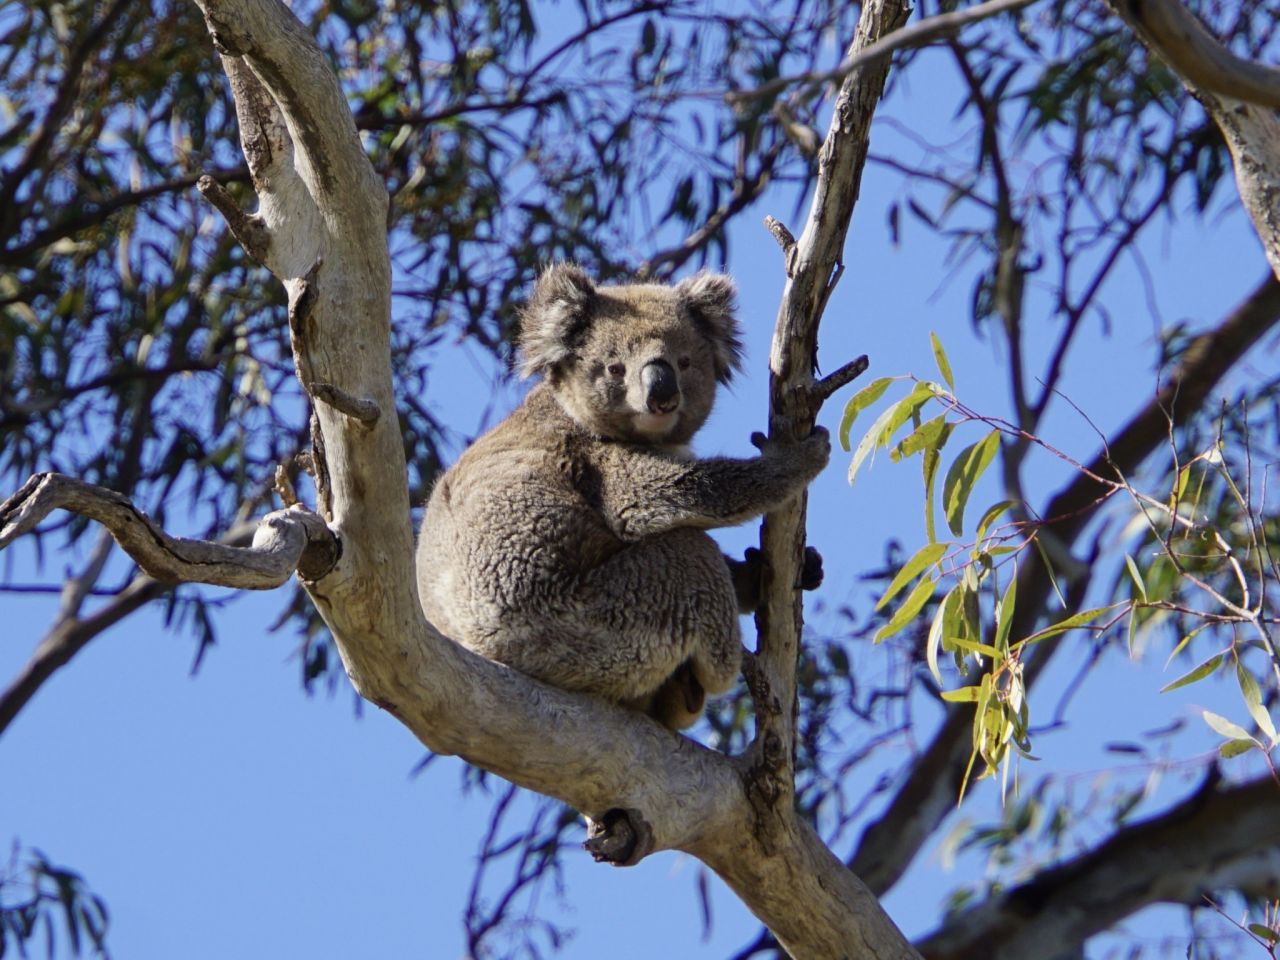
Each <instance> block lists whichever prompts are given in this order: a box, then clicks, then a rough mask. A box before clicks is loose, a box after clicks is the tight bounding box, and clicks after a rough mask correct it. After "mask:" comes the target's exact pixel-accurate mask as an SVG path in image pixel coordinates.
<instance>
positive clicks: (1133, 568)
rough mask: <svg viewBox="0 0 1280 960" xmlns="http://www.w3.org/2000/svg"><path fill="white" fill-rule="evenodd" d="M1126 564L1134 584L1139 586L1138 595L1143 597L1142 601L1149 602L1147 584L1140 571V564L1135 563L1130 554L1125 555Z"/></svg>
mask: <svg viewBox="0 0 1280 960" xmlns="http://www.w3.org/2000/svg"><path fill="white" fill-rule="evenodd" d="M1124 563H1125V566H1126V567H1128V568H1129V576H1130V577H1131V578H1132V579H1133V585H1134V586H1135V587H1137V588H1138V596H1140V597H1141V598H1142V602H1143V603H1146V602H1147V585H1146V584H1145V583H1143V582H1142V574H1141V573H1139V572H1138V565H1137V564H1136V563H1134V560H1133V557H1131V556H1129V554H1127V553H1126V554H1125V555H1124Z"/></svg>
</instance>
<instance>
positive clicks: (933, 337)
mask: <svg viewBox="0 0 1280 960" xmlns="http://www.w3.org/2000/svg"><path fill="white" fill-rule="evenodd" d="M929 342H930V343H932V344H933V359H934V360H935V361H936V362H937V364H938V372H939V373H940V374H942V379H943V380H945V381H946V383H947V388H948V389H949V390H950V391H951V392H952V393H955V392H956V382H955V379H954V378H953V377H952V375H951V362H950V361H949V360H947V353H946V351H945V350H943V349H942V341H941V340H939V339H938V335H937V334H936V333H934V332H933V331H932V330H931V331H929Z"/></svg>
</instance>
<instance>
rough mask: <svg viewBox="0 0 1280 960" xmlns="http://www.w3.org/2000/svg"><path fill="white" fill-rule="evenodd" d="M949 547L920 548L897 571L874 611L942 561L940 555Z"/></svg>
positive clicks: (947, 545) (882, 606)
mask: <svg viewBox="0 0 1280 960" xmlns="http://www.w3.org/2000/svg"><path fill="white" fill-rule="evenodd" d="M950 545H951V544H949V543H927V544H925V545H924V546H923V547H921V548H920V549H919V550H918V551H917V552H916V555H915V556H914V557H912V558H911V559H910V560H908V561H907V562H906V563H905V564H904V565H903V567H902V569H901V570H899V571H898V575H897V576H896V577H894V578H893V581H892V582H891V583H890V584H889V587H888V589H886V590H885V592H884V596H882V597H881V598H880V601H879V603H877V604H876V606H875V609H877V610H881V609H883V608H884V607H885V605H887V604H888V602H889V601H890V600H892V599H893V598H894V597H896V596H897V595H898V593H899V592H900V591H901V590H902V588H903V587H905V586H906V585H907V584H908V583H910V582H911V581H912V580H914V579H915V578H916V577H918V576H920V574H921V573H923V572H924V571H925V570H926V569H927V568H929V567H931V566H933V565H934V564H935V563H937V562H938V561H939V560H940V559H942V555H943V554H944V553H946V552H947V547H949V546H950Z"/></svg>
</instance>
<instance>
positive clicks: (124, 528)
mask: <svg viewBox="0 0 1280 960" xmlns="http://www.w3.org/2000/svg"><path fill="white" fill-rule="evenodd" d="M54 510H69V511H71V512H72V513H78V514H80V515H81V516H85V517H89V518H90V519H92V520H96V521H98V522H99V523H101V524H102V525H103V526H104V527H106V528H107V529H108V530H110V531H111V535H112V536H113V537H115V539H116V542H117V543H119V544H120V546H121V548H123V550H124V551H125V553H127V554H129V556H130V557H132V558H133V559H134V560H135V561H136V562H137V564H138V566H139V567H141V568H142V569H143V570H144V571H145V572H146V573H147V574H148V575H149V576H151V577H154V578H155V579H157V580H160V581H163V582H165V583H170V584H173V583H209V584H214V585H216V586H221V587H238V588H240V589H245V590H270V589H271V588H273V587H278V586H280V584H282V583H284V582H285V581H286V580H287V579H289V577H290V576H291V575H292V574H293V572H294V571H295V570H298V569H299V567H302V568H304V569H307V570H309V571H310V573H311V574H312V575H313V576H316V577H319V576H323V575H324V574H325V573H327V571H328V568H330V567H332V565H333V561H334V560H335V559H336V555H337V553H338V548H337V541H336V540H335V539H334V536H333V534H332V533H331V532H330V531H329V530H328V528H327V527H325V525H324V523H323V521H321V520H320V518H319V517H317V516H316V515H315V514H313V513H311V512H310V511H308V510H305V509H303V508H302V507H293V508H290V509H288V510H279V511H276V512H275V513H271V514H268V515H267V516H265V517H263V518H262V522H261V523H260V524H259V525H258V530H257V533H255V535H254V538H253V545H252V546H250V547H231V546H227V545H226V544H222V543H212V542H209V541H205V540H186V539H183V538H181V537H171V536H169V535H168V534H166V533H165V532H164V531H163V530H161V529H160V528H159V527H158V526H156V525H155V524H154V523H152V521H151V520H150V519H149V518H148V517H147V516H146V515H145V514H144V513H142V511H140V510H139V509H138V508H137V507H135V506H134V505H133V504H132V503H130V502H129V499H128V498H127V497H125V496H122V495H121V494H118V493H115V492H114V491H111V490H107V489H105V488H103V487H98V486H94V485H93V484H91V483H85V482H84V481H82V480H76V479H74V478H72V477H64V476H62V475H61V474H57V473H38V474H36V475H35V476H34V477H32V478H31V479H30V480H28V481H27V482H26V483H25V484H23V485H22V487H21V489H19V490H18V492H17V493H15V494H14V495H13V496H12V497H10V498H9V499H8V500H6V501H4V502H3V503H0V549H3V548H4V547H6V546H8V545H9V544H10V543H12V542H13V541H14V540H15V539H16V538H18V537H20V536H21V535H22V534H24V533H27V532H29V531H31V530H34V529H35V528H36V525H37V524H39V523H40V521H41V520H43V519H44V518H45V517H46V516H48V515H49V514H50V513H52V512H53V511H54Z"/></svg>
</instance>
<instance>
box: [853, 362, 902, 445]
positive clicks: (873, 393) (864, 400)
mask: <svg viewBox="0 0 1280 960" xmlns="http://www.w3.org/2000/svg"><path fill="white" fill-rule="evenodd" d="M893 380H894V378H893V377H880V378H879V379H878V380H873V381H871V383H869V384H867V386H865V387H863V388H862V389H861V390H859V391H858V392H857V393H855V394H854V395H853V397H852V398H851V399H850V400H849V403H848V404H847V405H846V406H845V408H844V416H843V417H842V418H841V419H840V446H841V447H842V448H843V449H845V450H848V449H849V430H850V429H851V428H852V427H853V421H854V420H856V419H857V417H858V414H859V413H861V412H862V411H863V410H865V409H866V408H867V407H869V406H870V405H871V404H873V403H875V402H876V401H877V400H879V399H880V398H881V397H883V396H884V392H885V391H886V390H888V389H889V384H891V383H893Z"/></svg>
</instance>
